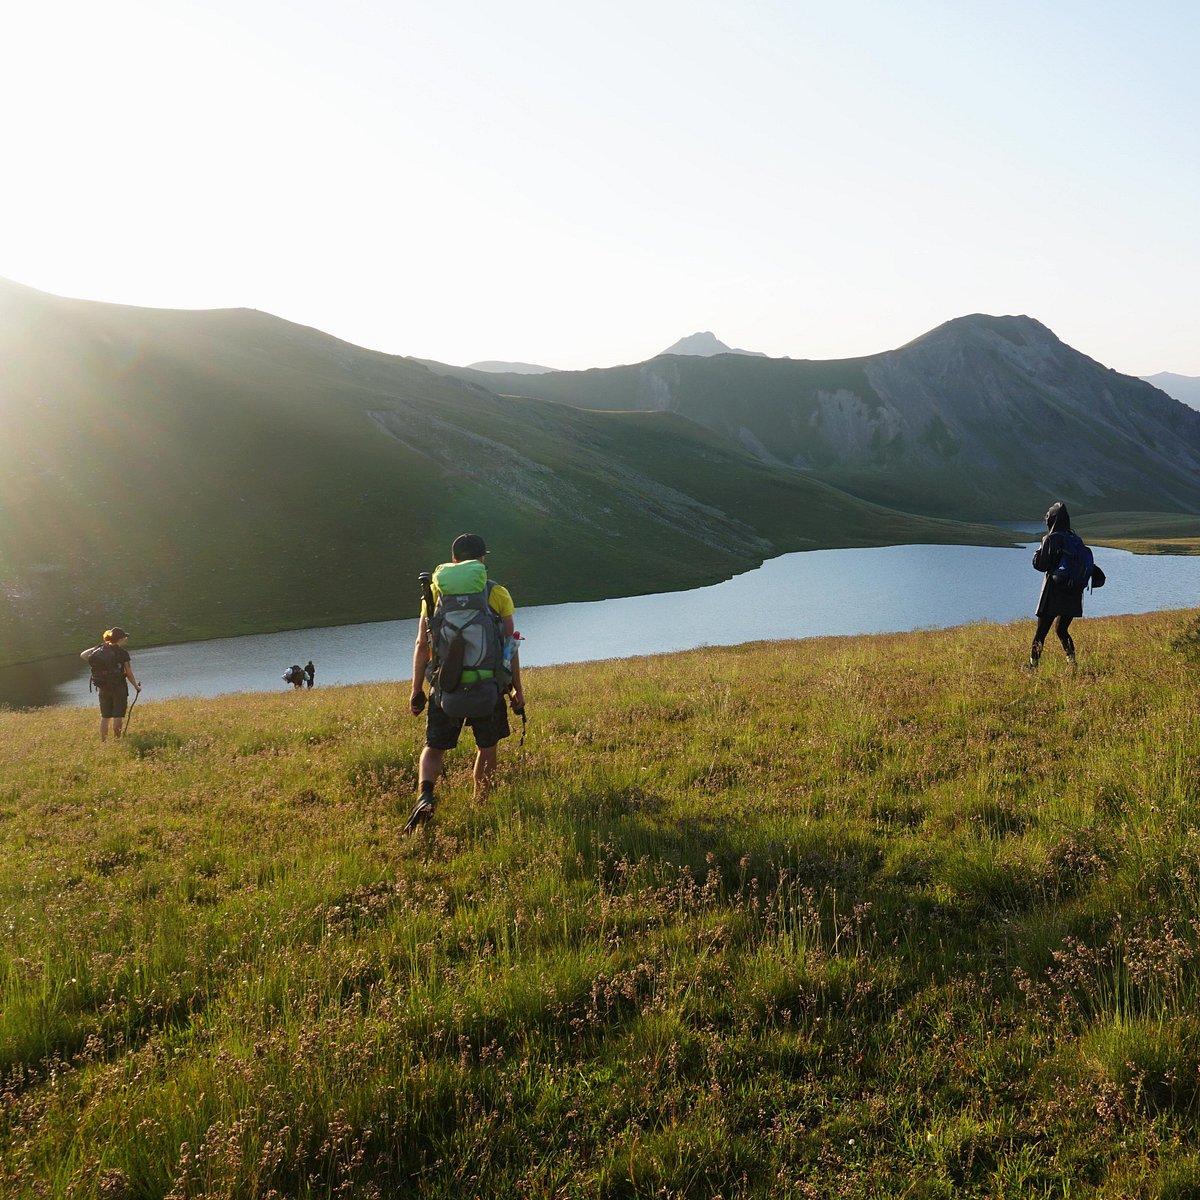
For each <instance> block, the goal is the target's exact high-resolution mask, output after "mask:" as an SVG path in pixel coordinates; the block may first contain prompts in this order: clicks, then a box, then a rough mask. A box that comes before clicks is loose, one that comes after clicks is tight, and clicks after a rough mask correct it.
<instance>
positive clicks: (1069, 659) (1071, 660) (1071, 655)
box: [1067, 650, 1075, 667]
mask: <svg viewBox="0 0 1200 1200" xmlns="http://www.w3.org/2000/svg"><path fill="white" fill-rule="evenodd" d="M1067 662H1068V663H1070V664H1071V666H1072V667H1074V666H1075V651H1074V650H1068V651H1067Z"/></svg>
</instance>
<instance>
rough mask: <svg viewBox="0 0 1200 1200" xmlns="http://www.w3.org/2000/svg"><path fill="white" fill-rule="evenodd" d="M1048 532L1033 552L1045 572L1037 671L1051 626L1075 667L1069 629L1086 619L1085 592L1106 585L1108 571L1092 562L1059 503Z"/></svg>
mask: <svg viewBox="0 0 1200 1200" xmlns="http://www.w3.org/2000/svg"><path fill="white" fill-rule="evenodd" d="M1046 529H1047V533H1046V536H1045V537H1044V538H1042V543H1041V545H1040V546H1038V548H1037V549H1036V550H1035V551H1034V552H1033V569H1034V570H1035V571H1041V572H1043V573H1044V574H1045V576H1046V578H1045V579H1044V580H1043V581H1042V593H1041V595H1040V596H1039V597H1038V606H1037V614H1036V615H1037V619H1038V623H1037V632H1035V633H1034V635H1033V645H1032V646H1031V647H1030V648H1029V663H1028V666H1029V670H1031V671H1035V670H1037V665H1038V661H1039V660H1040V659H1041V657H1042V647H1043V646H1044V645H1045V643H1046V634H1048V633H1049V632H1050V626H1051V625H1053V626H1054V632H1055V633H1056V634H1057V635H1058V640H1059V641H1060V642H1061V643H1062V648H1063V650H1064V651H1065V652H1066V655H1067V662H1069V663H1070V664H1071V666H1074V665H1075V642H1074V639H1073V638H1072V637H1071V635H1070V633H1069V632H1068V630H1069V629H1070V627H1071V622H1072V621H1073V620H1074V619H1075V618H1076V617H1082V616H1083V592H1084V589H1085V588H1086V587H1087V586H1088V585H1089V584H1091V585H1092V586H1093V587H1103V586H1104V572H1103V571H1101V570H1100V568H1099V567H1098V566H1096V565H1095V563H1093V562H1092V552H1091V551H1090V550H1089V549H1088V548H1087V547H1086V546H1085V545H1084V544H1083V541H1082V539H1081V538H1080V537H1079V535H1078V534H1076V533H1075V532H1074V530H1072V528H1071V515H1070V513H1068V512H1067V506H1066V505H1065V504H1064V503H1063V502H1062V501H1061V500H1056V501H1055V502H1054V503H1053V504H1052V505H1050V508H1049V510H1048V511H1047V513H1046Z"/></svg>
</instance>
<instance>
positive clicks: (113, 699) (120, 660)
mask: <svg viewBox="0 0 1200 1200" xmlns="http://www.w3.org/2000/svg"><path fill="white" fill-rule="evenodd" d="M128 639H129V634H127V633H126V632H125V630H123V629H122V628H121V627H120V626H119V625H114V626H113V628H112V629H106V630H105V631H104V641H103V642H101V643H100V645H99V646H91V647H89V648H88V649H87V650H84V651H82V652H81V653H80V655H79V657H80V658H82V659H84V660H85V661H86V662H87V664H88V667H89V668H90V669H91V672H92V678H91V683H90V684H89V685H88V686H89V687H94V688H95V689H96V693H97V695H98V696H99V697H100V740H101V741H102V742H106V741H108V730H109V722H111V723H112V734H113V738H114V739H116V738H119V737H120V736H121V730H122V728H123V726H124V723H125V713H126V711H127V709H128V707H129V685H130V684H131V683H132V684H133V686H134V687H135V688H136V689H137V692H138V694H139V695H140V694H141V691H142V685H141V684H140V683H138V681H137V679H136V678H135V677H134V674H133V661H132V660H131V659H130V657H129V651H128V650H126V649H125V643H126V641H128ZM135 703H136V701H135Z"/></svg>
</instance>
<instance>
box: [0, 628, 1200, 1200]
mask: <svg viewBox="0 0 1200 1200" xmlns="http://www.w3.org/2000/svg"><path fill="white" fill-rule="evenodd" d="M1198 616H1200V614H1197V613H1174V614H1172V613H1162V614H1154V615H1152V616H1139V617H1126V618H1118V619H1109V620H1104V621H1087V622H1085V623H1084V624H1083V625H1082V626H1081V627H1080V629H1079V631H1078V636H1077V641H1078V644H1079V649H1080V666H1079V668H1078V671H1077V672H1076V673H1070V672H1069V671H1068V669H1067V668H1066V665H1065V663H1064V662H1063V660H1062V658H1061V656H1059V655H1056V654H1048V655H1047V657H1046V659H1045V661H1044V664H1043V668H1042V670H1041V672H1040V674H1037V675H1030V674H1027V673H1025V672H1023V671H1021V670H1020V669H1019V664H1020V663H1021V661H1022V659H1023V657H1024V652H1025V648H1026V645H1027V639H1028V635H1029V632H1030V630H1029V628H1028V625H1027V624H1023V625H1021V626H1013V627H996V626H977V627H970V628H964V629H958V630H951V631H947V632H940V633H922V634H910V635H903V636H887V637H871V638H862V637H859V638H850V639H838V640H823V641H813V642H801V643H791V644H773V645H753V646H744V647H737V648H730V649H718V650H705V651H699V652H694V653H689V654H683V655H678V656H673V657H665V658H657V659H647V660H640V661H630V662H617V663H609V664H597V665H592V666H589V667H587V668H586V669H584V670H581V669H578V668H556V669H552V670H549V669H548V670H534V671H531V672H530V674H529V680H528V691H529V698H530V715H531V724H530V731H529V737H528V741H527V743H526V745H525V746H524V748H523V749H520V748H518V747H517V746H516V745H515V744H510V745H509V746H508V747H507V748H506V754H505V760H504V771H503V777H502V780H501V783H500V786H499V787H498V789H497V790H496V791H495V792H494V793H493V795H492V797H491V798H490V799H489V800H488V801H487V802H486V803H483V804H475V803H473V802H472V801H471V800H470V799H469V775H468V772H469V760H470V755H469V754H468V753H467V752H465V751H463V752H460V753H458V754H457V755H456V756H454V757H453V758H452V760H451V761H452V765H451V769H450V774H449V777H448V778H447V779H446V780H445V781H444V784H443V788H442V792H443V800H442V804H441V806H440V808H439V811H438V816H437V820H436V822H435V824H434V825H433V826H432V827H430V829H429V830H428V831H426V832H423V833H421V834H419V835H417V836H416V837H415V838H413V839H408V840H406V839H404V838H402V837H401V836H399V835H398V830H399V827H400V826H401V824H402V823H403V821H404V818H405V816H406V815H407V812H408V808H409V805H410V803H411V799H412V784H413V776H414V759H415V755H416V753H417V750H418V746H419V742H420V726H419V722H417V721H414V720H412V719H411V718H409V717H407V716H405V715H404V712H403V709H402V706H401V701H402V698H403V692H404V689H402V688H397V687H395V686H377V687H356V688H345V689H320V688H318V689H316V690H314V691H313V692H311V693H301V694H288V695H279V694H275V695H270V696H265V695H264V696H238V697H230V698H228V699H227V700H225V701H223V702H222V704H221V705H220V706H214V705H213V704H212V703H211V702H208V701H197V702H190V701H177V702H169V703H159V704H151V703H146V704H145V705H144V706H139V708H138V710H137V711H136V713H135V715H134V721H133V729H132V731H131V733H130V735H129V736H128V737H127V739H126V740H125V741H124V743H122V744H117V745H111V744H110V745H108V746H105V747H101V746H99V745H98V744H97V743H96V742H95V740H94V728H93V727H94V723H95V720H94V714H93V713H91V712H90V711H86V710H83V709H76V710H47V711H42V712H37V713H33V714H14V713H0V744H2V745H3V746H4V747H5V749H4V756H5V771H4V774H3V779H4V783H3V784H0V850H2V853H0V917H2V920H3V924H2V925H0V963H2V966H0V988H2V989H3V990H2V991H0V1100H2V1103H0V1194H3V1195H4V1196H5V1197H33V1196H38V1197H68V1196H70V1197H72V1198H80V1200H90V1198H92V1197H108V1198H113V1197H134V1196H136V1197H145V1198H153V1197H165V1196H168V1195H170V1196H172V1197H184V1196H191V1197H199V1196H201V1195H203V1196H207V1197H214V1198H215V1197H252V1196H259V1197H266V1196H272V1195H282V1196H295V1197H315V1196H330V1195H338V1196H348V1197H354V1196H359V1197H369V1196H390V1195H413V1196H428V1197H447V1198H450V1197H453V1198H454V1200H460V1198H461V1197H464V1196H522V1197H534V1198H536V1197H546V1198H549V1197H561V1196H597V1197H631V1198H632V1197H705V1198H707V1197H711V1196H718V1195H719V1196H722V1197H724V1198H735V1197H750V1196H755V1197H759V1196H764V1197H780V1198H782V1197H789V1198H790V1197H822V1198H823V1197H881V1196H888V1197H892V1196H894V1197H901V1196H903V1197H956V1198H957V1197H988V1198H995V1197H1012V1198H1013V1200H1030V1198H1031V1197H1065V1196H1071V1197H1084V1196H1102V1197H1146V1198H1150V1197H1155V1198H1160V1197H1161V1198H1167V1197H1186V1196H1194V1195H1196V1194H1197V1192H1198V1191H1200V1133H1198V1132H1197V1124H1196V1113H1197V1106H1198V1102H1200V921H1198V911H1197V910H1198V905H1200V838H1198V836H1197V830H1198V829H1200V769H1198V767H1197V762H1196V745H1197V739H1198V737H1200V715H1198V713H1197V709H1196V705H1195V695H1196V689H1197V684H1198V682H1200V679H1198V673H1200V626H1198Z"/></svg>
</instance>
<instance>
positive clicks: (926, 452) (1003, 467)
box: [490, 314, 1200, 521]
mask: <svg viewBox="0 0 1200 1200" xmlns="http://www.w3.org/2000/svg"><path fill="white" fill-rule="evenodd" d="M490 385H491V386H492V387H493V388H494V389H496V390H497V391H503V392H506V393H514V394H520V395H525V396H533V397H539V398H541V399H546V400H553V401H556V402H558V403H560V404H569V405H572V406H575V407H578V408H585V409H593V410H598V411H619V410H623V411H647V412H673V413H677V414H679V415H680V416H684V417H687V418H688V419H689V420H691V421H694V422H696V423H697V424H699V425H702V426H704V427H705V428H707V429H710V430H712V431H713V432H714V433H716V434H717V435H718V436H719V437H720V438H721V439H722V440H723V442H724V444H725V445H726V446H729V447H740V448H743V449H746V450H749V451H750V452H751V453H753V454H754V455H756V456H757V457H758V458H759V459H760V460H761V461H763V462H765V463H775V464H779V465H782V466H789V467H792V468H796V469H799V470H800V471H802V472H803V473H804V474H805V475H806V476H808V477H809V478H814V479H820V480H822V481H824V482H827V483H830V484H832V485H834V486H836V487H838V488H840V489H843V490H845V491H848V492H850V493H852V494H853V495H856V496H860V497H863V498H864V499H869V500H872V501H874V502H876V503H880V504H886V505H888V506H891V507H896V508H900V509H904V510H906V511H911V512H920V513H925V514H927V515H938V516H953V517H955V518H961V519H969V520H976V521H980V520H1019V519H1022V518H1025V517H1028V516H1029V515H1030V514H1038V513H1041V512H1043V511H1044V510H1045V508H1046V506H1047V504H1048V503H1049V502H1050V501H1052V500H1054V499H1056V498H1062V499H1065V500H1066V501H1067V502H1068V504H1070V505H1072V506H1073V507H1075V508H1078V509H1079V510H1080V511H1089V510H1090V511H1108V510H1111V511H1145V510H1160V511H1168V512H1198V511H1200V413H1197V412H1195V411H1193V410H1192V409H1190V408H1188V407H1186V406H1185V405H1182V404H1180V403H1179V402H1177V401H1176V400H1173V399H1171V397H1169V396H1167V395H1166V394H1164V393H1163V392H1161V391H1159V390H1158V389H1157V388H1154V387H1152V386H1151V385H1150V384H1148V383H1145V382H1144V381H1142V380H1140V379H1134V378H1132V377H1130V376H1126V375H1118V374H1117V373H1116V372H1115V371H1112V370H1110V369H1108V368H1106V367H1104V366H1102V365H1101V364H1100V363H1098V362H1096V361H1095V360H1093V359H1091V358H1088V357H1087V356H1086V355H1083V354H1081V353H1079V352H1078V351H1076V350H1073V349H1072V348H1071V347H1069V346H1067V345H1066V344H1065V343H1063V342H1062V341H1060V340H1059V339H1058V338H1057V337H1055V335H1054V334H1053V333H1052V332H1051V331H1050V330H1049V329H1047V328H1046V327H1045V326H1044V325H1042V324H1041V323H1040V322H1038V321H1036V320H1033V319H1032V318H1030V317H1026V316H1008V317H994V316H985V315H981V314H976V315H973V316H967V317H960V318H957V319H956V320H953V321H948V322H946V323H945V324H944V325H941V326H939V327H938V328H937V329H934V330H932V331H931V332H929V333H927V334H925V335H924V336H922V337H919V338H917V339H916V340H914V341H912V342H910V343H908V344H907V345H905V346H901V347H900V348H899V349H896V350H889V351H885V352H883V353H880V354H875V355H870V356H866V357H863V358H852V359H840V360H834V361H828V362H815V361H807V360H792V359H771V358H749V357H744V356H736V355H722V356H719V357H713V358H692V357H685V356H670V357H663V356H660V357H658V358H653V359H651V360H649V361H648V362H645V363H641V364H638V365H634V366H625V367H611V368H607V369H604V370H592V371H582V372H572V371H559V372H556V373H555V374H553V375H543V376H537V377H524V378H518V377H516V376H495V377H493V378H492V379H491V381H490Z"/></svg>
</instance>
